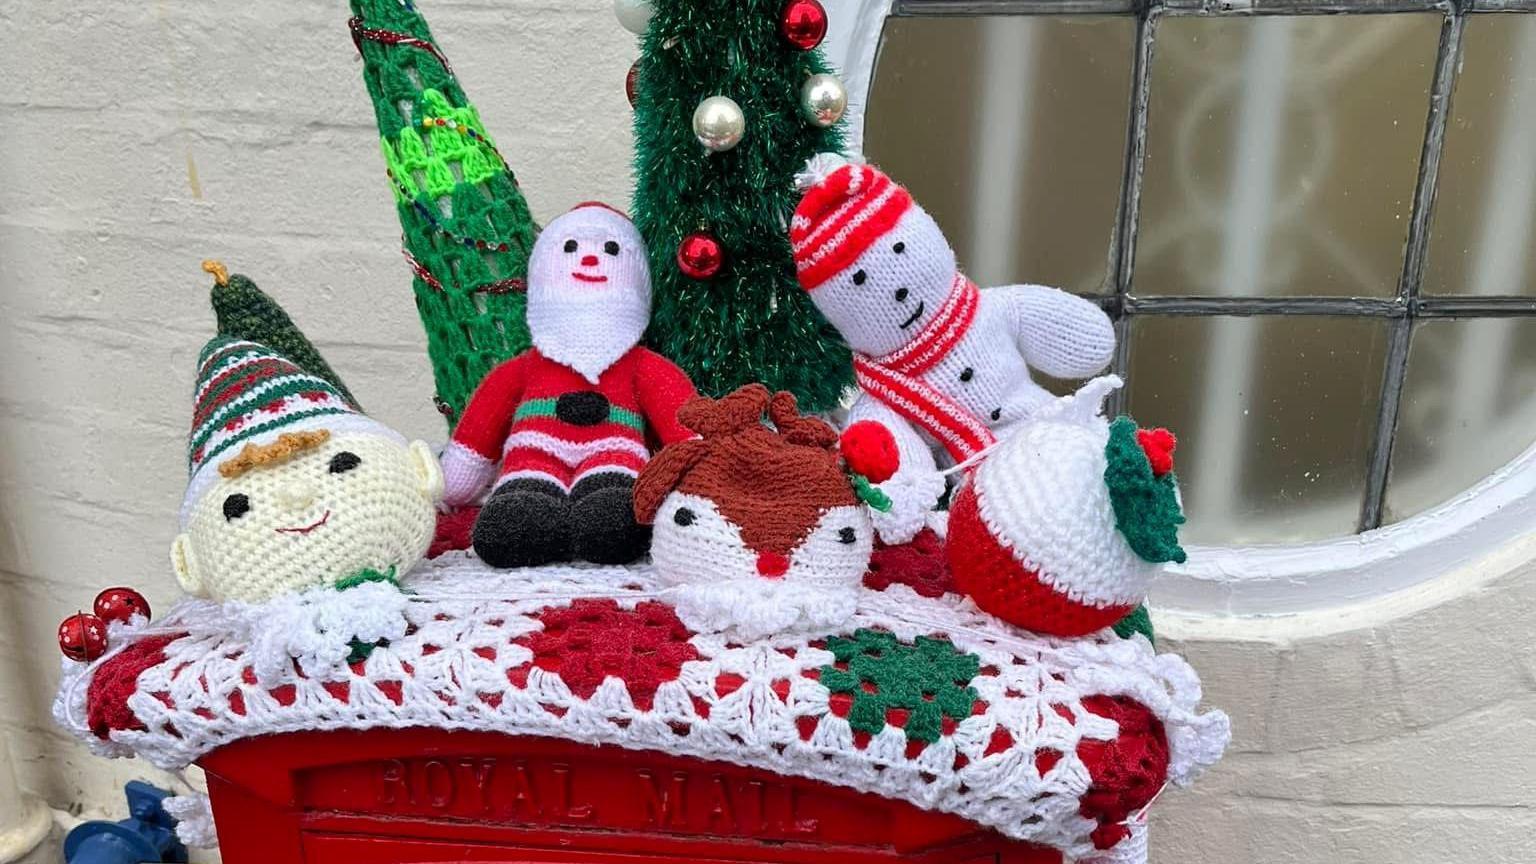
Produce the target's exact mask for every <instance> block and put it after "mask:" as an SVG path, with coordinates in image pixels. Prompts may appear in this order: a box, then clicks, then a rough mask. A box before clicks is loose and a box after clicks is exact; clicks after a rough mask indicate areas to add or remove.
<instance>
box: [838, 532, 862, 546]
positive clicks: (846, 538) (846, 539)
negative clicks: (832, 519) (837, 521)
mask: <svg viewBox="0 0 1536 864" xmlns="http://www.w3.org/2000/svg"><path fill="white" fill-rule="evenodd" d="M857 539H859V537H858V535H857V534H855V533H854V531H853V529H852V528H844V529H843V530H841V531H839V532H837V542H839V543H846V544H848V545H849V546H852V545H853V542H854V541H855V540H857Z"/></svg>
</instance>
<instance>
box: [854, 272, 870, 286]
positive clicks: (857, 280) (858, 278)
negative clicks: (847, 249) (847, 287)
mask: <svg viewBox="0 0 1536 864" xmlns="http://www.w3.org/2000/svg"><path fill="white" fill-rule="evenodd" d="M868 278H869V276H868V275H867V274H865V272H864V271H863V270H855V271H853V284H855V285H863V284H864V280H865V279H868Z"/></svg>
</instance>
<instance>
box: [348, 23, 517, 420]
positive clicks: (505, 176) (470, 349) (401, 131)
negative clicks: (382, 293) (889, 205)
mask: <svg viewBox="0 0 1536 864" xmlns="http://www.w3.org/2000/svg"><path fill="white" fill-rule="evenodd" d="M351 6H352V14H353V15H354V16H355V17H354V19H353V22H352V36H353V39H354V41H355V42H356V43H357V46H358V50H359V51H360V52H361V53H362V56H363V80H364V82H365V83H366V84H367V86H368V95H369V97H370V98H371V99H372V100H373V109H374V116H375V117H376V119H377V121H378V127H379V132H380V134H381V136H382V140H381V142H380V145H381V149H382V151H383V154H384V163H385V168H386V171H387V174H388V182H389V184H390V187H391V189H392V191H393V193H394V197H395V204H396V211H397V213H398V215H399V217H400V227H401V229H402V231H403V238H402V240H403V242H404V247H405V249H404V251H405V253H406V263H407V265H408V266H409V267H410V268H411V270H412V272H413V273H414V279H413V281H412V287H413V288H414V290H415V294H416V310H417V312H419V313H420V315H421V323H422V326H423V328H425V330H426V333H427V355H428V357H429V358H431V361H432V374H433V378H434V380H435V382H436V386H437V397H438V408H439V410H440V411H442V412H443V414H444V415H445V416H447V418H448V424H449V426H450V427H451V426H452V425H453V424H454V423H455V422H456V421H457V420H458V417H459V415H460V413H461V412H462V411H463V409H464V405H465V403H466V402H468V401H469V397H470V396H471V395H472V394H473V393H474V391H475V387H476V386H478V385H479V383H480V379H481V378H483V377H485V374H486V373H487V372H489V371H490V370H491V369H492V368H493V367H494V366H496V364H498V363H500V362H501V361H503V360H506V359H507V358H509V357H512V356H514V355H516V354H518V353H519V352H521V351H523V350H524V349H526V348H527V347H528V345H529V340H528V327H527V323H526V321H525V320H524V307H525V301H526V297H525V296H524V289H525V287H526V283H525V281H524V280H525V279H526V277H527V272H528V253H529V251H530V250H531V249H532V248H533V241H534V238H535V236H536V234H537V229H536V227H535V226H534V223H533V217H532V216H531V215H530V214H529V212H528V204H527V202H526V201H525V200H524V199H523V195H522V192H521V191H519V189H518V186H517V180H516V179H515V178H514V177H513V176H512V171H511V169H510V168H509V167H507V165H506V164H505V162H504V161H503V160H502V157H501V155H500V153H499V152H498V151H497V150H496V146H495V144H494V143H492V141H491V139H490V137H489V136H488V135H487V134H486V132H485V128H484V127H483V126H482V125H481V123H480V116H479V114H478V112H476V110H475V107H474V105H472V104H470V102H469V99H468V98H467V97H466V96H465V95H464V91H463V90H462V89H461V88H460V87H459V82H458V79H457V78H456V77H455V75H454V74H453V71H452V69H451V68H449V67H448V65H447V62H446V60H445V58H444V56H443V54H442V52H441V51H440V50H439V49H438V48H437V45H436V43H434V42H433V41H432V32H431V30H429V29H428V27H427V22H426V19H425V18H423V17H422V15H421V13H420V12H419V11H417V9H416V7H415V5H414V4H411V3H400V2H398V0H351Z"/></svg>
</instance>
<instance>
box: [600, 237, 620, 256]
mask: <svg viewBox="0 0 1536 864" xmlns="http://www.w3.org/2000/svg"><path fill="white" fill-rule="evenodd" d="M603 251H604V252H607V253H608V254H609V255H617V254H619V244H618V243H616V242H614V241H612V240H609V241H608V242H607V243H604V244H603Z"/></svg>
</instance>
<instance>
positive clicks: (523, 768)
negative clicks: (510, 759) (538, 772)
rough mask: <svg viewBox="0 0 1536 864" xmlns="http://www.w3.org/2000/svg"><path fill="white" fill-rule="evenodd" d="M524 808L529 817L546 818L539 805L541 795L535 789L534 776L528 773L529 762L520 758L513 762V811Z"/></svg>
mask: <svg viewBox="0 0 1536 864" xmlns="http://www.w3.org/2000/svg"><path fill="white" fill-rule="evenodd" d="M519 809H521V810H523V811H524V813H525V814H526V816H527V818H529V819H542V818H544V811H543V808H541V807H540V806H539V796H538V794H537V793H536V792H534V790H533V777H532V776H530V775H529V774H528V763H527V761H525V760H523V759H519V760H517V761H516V762H514V763H513V764H512V812H514V813H516V812H517V811H518V810H519Z"/></svg>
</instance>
